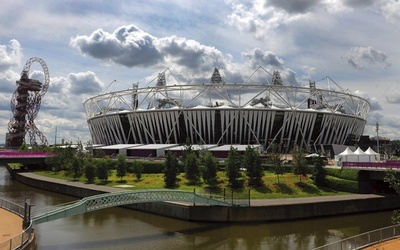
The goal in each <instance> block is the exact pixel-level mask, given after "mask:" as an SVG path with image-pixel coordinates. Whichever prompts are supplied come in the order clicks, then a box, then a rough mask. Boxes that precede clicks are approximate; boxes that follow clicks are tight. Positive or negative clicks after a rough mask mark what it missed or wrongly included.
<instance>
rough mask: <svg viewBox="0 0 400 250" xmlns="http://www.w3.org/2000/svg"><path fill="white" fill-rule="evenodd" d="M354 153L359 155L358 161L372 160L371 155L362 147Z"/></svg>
mask: <svg viewBox="0 0 400 250" xmlns="http://www.w3.org/2000/svg"><path fill="white" fill-rule="evenodd" d="M354 154H356V155H357V157H358V160H357V161H358V162H370V157H369V155H368V154H366V153H365V152H364V151H363V150H362V149H361V148H360V147H358V148H357V150H356V151H354Z"/></svg>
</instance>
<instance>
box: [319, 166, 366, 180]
mask: <svg viewBox="0 0 400 250" xmlns="http://www.w3.org/2000/svg"><path fill="white" fill-rule="evenodd" d="M359 172H360V171H359V170H355V169H335V168H326V174H327V175H331V176H334V177H337V178H340V179H345V180H351V181H358V179H359V178H358V175H359Z"/></svg>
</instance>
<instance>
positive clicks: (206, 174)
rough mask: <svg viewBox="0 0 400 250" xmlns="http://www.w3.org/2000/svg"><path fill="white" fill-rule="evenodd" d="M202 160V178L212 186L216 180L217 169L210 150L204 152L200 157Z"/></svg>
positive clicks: (216, 163)
mask: <svg viewBox="0 0 400 250" xmlns="http://www.w3.org/2000/svg"><path fill="white" fill-rule="evenodd" d="M202 162H203V166H204V168H203V180H204V182H205V183H206V184H208V185H209V186H214V185H216V184H217V182H218V178H217V171H218V162H217V159H216V158H215V157H214V156H213V155H212V153H211V152H210V151H207V152H205V154H204V155H203V158H202Z"/></svg>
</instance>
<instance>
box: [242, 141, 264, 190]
mask: <svg viewBox="0 0 400 250" xmlns="http://www.w3.org/2000/svg"><path fill="white" fill-rule="evenodd" d="M242 167H243V168H246V174H247V177H248V183H249V185H250V186H253V187H258V186H262V183H263V182H262V177H263V176H264V171H263V168H262V166H261V160H260V154H259V153H258V152H257V151H256V150H255V149H254V148H252V147H251V146H250V145H249V146H247V147H246V151H245V152H244V156H243V160H242Z"/></svg>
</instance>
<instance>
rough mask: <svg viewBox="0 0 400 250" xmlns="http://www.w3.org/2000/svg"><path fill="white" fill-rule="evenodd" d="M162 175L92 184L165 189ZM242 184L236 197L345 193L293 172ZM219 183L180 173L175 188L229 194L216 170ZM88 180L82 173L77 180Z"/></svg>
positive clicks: (59, 176) (224, 179)
mask: <svg viewBox="0 0 400 250" xmlns="http://www.w3.org/2000/svg"><path fill="white" fill-rule="evenodd" d="M35 173H36V174H38V175H42V176H47V177H51V178H57V179H64V180H72V177H69V176H66V175H65V174H64V173H63V172H59V173H54V172H51V171H37V172H35ZM163 177H164V174H142V178H141V179H140V180H137V179H136V176H135V175H134V174H127V175H126V176H125V177H123V178H122V180H121V179H120V178H118V177H117V176H116V175H115V171H113V172H112V174H111V175H110V177H109V178H108V181H107V182H105V183H104V182H102V181H100V180H98V179H97V178H96V180H95V182H94V184H96V185H106V186H110V187H119V188H122V189H126V190H143V189H164V178H163ZM244 179H245V178H243V181H244V185H243V186H244V187H243V188H240V189H235V190H233V192H234V196H235V198H244V199H246V198H247V197H248V193H249V190H250V197H251V199H272V198H294V197H312V196H324V195H343V194H348V193H346V192H339V191H335V190H331V189H327V188H318V187H316V186H315V185H314V184H313V182H312V180H311V179H310V178H309V176H307V177H304V176H302V178H301V179H302V180H301V182H300V178H299V176H297V175H294V174H292V173H286V174H283V175H280V177H279V183H278V179H277V177H276V175H275V174H273V173H270V172H265V176H264V177H263V181H264V185H263V186H261V187H258V188H249V187H248V186H247V183H246V181H245V180H244ZM218 180H219V183H218V185H217V187H214V188H210V187H208V185H206V184H204V183H203V182H201V183H199V184H196V185H189V184H188V183H187V180H186V179H185V175H184V174H180V175H179V176H178V178H177V187H176V189H177V190H186V191H194V190H195V191H196V193H207V194H208V193H212V194H214V195H223V194H224V192H225V193H226V195H230V194H231V189H230V188H229V187H228V180H227V177H226V176H225V173H224V172H218ZM77 181H79V182H83V183H87V182H86V179H85V178H84V177H83V176H82V177H81V178H79V180H77Z"/></svg>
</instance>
